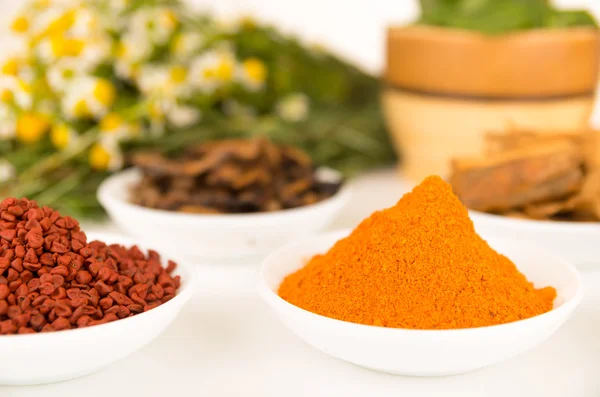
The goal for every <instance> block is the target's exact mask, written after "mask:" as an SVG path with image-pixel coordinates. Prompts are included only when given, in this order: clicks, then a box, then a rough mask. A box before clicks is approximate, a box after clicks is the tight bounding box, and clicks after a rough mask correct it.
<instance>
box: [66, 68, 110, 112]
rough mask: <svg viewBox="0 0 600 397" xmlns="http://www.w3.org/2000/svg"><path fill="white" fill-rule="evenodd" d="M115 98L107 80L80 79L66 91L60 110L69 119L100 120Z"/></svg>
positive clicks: (87, 77)
mask: <svg viewBox="0 0 600 397" xmlns="http://www.w3.org/2000/svg"><path fill="white" fill-rule="evenodd" d="M115 98H116V90H115V87H114V85H113V84H112V83H111V82H110V81H109V80H106V79H101V78H95V77H89V76H86V77H80V78H77V79H75V80H74V81H73V82H72V83H71V84H70V85H69V87H68V89H67V90H66V93H65V95H64V96H63V101H62V110H63V112H64V113H65V115H66V116H67V117H68V118H70V119H80V118H90V117H91V118H95V119H100V118H102V117H103V116H104V115H106V114H107V113H108V112H109V110H110V109H111V107H112V105H113V103H114V101H115Z"/></svg>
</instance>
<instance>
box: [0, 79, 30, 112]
mask: <svg viewBox="0 0 600 397" xmlns="http://www.w3.org/2000/svg"><path fill="white" fill-rule="evenodd" d="M33 94H34V90H33V86H32V84H31V83H29V82H28V81H26V80H23V79H21V78H18V77H13V76H0V98H1V99H2V102H3V103H11V104H15V105H17V106H18V107H20V108H21V109H31V107H32V105H33Z"/></svg>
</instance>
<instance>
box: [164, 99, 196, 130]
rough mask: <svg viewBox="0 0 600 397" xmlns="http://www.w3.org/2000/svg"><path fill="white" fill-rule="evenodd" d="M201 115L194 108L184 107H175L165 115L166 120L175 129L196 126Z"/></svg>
mask: <svg viewBox="0 0 600 397" xmlns="http://www.w3.org/2000/svg"><path fill="white" fill-rule="evenodd" d="M201 116H202V113H201V112H200V110H198V109H197V108H195V107H192V106H186V105H175V106H173V107H172V108H171V109H170V110H169V112H168V113H167V120H168V121H169V123H170V124H171V125H173V126H174V127H177V128H184V127H189V126H191V125H194V124H196V123H197V122H198V121H199V120H200V117H201Z"/></svg>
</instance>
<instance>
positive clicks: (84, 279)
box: [75, 270, 93, 284]
mask: <svg viewBox="0 0 600 397" xmlns="http://www.w3.org/2000/svg"><path fill="white" fill-rule="evenodd" d="M92 279H93V277H92V275H91V274H90V272H88V271H87V270H80V271H78V272H77V274H76V275H75V280H77V282H78V283H79V284H89V283H90V281H92Z"/></svg>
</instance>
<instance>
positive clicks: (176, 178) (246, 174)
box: [131, 138, 341, 214]
mask: <svg viewBox="0 0 600 397" xmlns="http://www.w3.org/2000/svg"><path fill="white" fill-rule="evenodd" d="M133 163H134V164H135V165H136V166H138V167H139V168H140V169H141V170H142V172H143V178H142V180H141V182H140V183H139V184H138V185H136V186H135V187H134V188H133V189H132V192H131V201H132V202H134V203H135V204H138V205H142V206H144V207H149V208H156V209H163V210H170V211H181V212H191V213H208V214H210V213H214V214H218V213H246V212H264V211H277V210H282V209H287V208H295V207H301V206H304V205H309V204H314V203H316V202H319V201H321V200H324V199H326V198H328V197H330V196H332V195H334V194H335V193H336V192H337V191H338V190H339V188H340V185H341V181H335V182H329V181H322V180H320V178H319V177H318V175H317V173H316V171H315V167H314V165H313V163H312V161H311V159H310V157H309V156H308V155H307V154H306V153H304V152H302V151H300V150H299V149H296V148H294V147H292V146H287V145H275V144H273V143H271V142H269V141H268V140H266V139H263V138H259V139H248V140H245V139H230V140H222V141H212V142H207V143H203V144H200V145H197V146H193V147H191V148H189V149H188V150H187V151H186V152H184V153H183V154H182V155H181V156H180V157H178V158H177V159H170V158H167V157H165V156H164V155H161V154H158V153H139V154H137V155H135V156H134V158H133Z"/></svg>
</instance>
